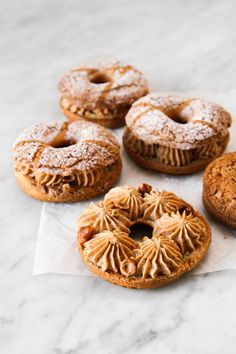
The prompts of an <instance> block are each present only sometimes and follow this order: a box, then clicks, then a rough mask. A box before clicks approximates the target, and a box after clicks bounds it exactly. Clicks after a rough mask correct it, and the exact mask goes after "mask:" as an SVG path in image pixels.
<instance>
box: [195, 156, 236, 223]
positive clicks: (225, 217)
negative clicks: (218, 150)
mask: <svg viewBox="0 0 236 354" xmlns="http://www.w3.org/2000/svg"><path fill="white" fill-rule="evenodd" d="M235 176H236V152H231V153H227V154H224V155H223V156H221V157H219V158H218V159H216V160H215V161H213V162H212V163H211V164H209V166H208V167H207V168H206V170H205V172H204V176H203V192H202V199H203V204H204V206H205V208H206V209H207V211H208V212H209V213H210V214H211V215H212V216H213V217H215V218H216V219H217V220H219V221H220V222H222V223H223V224H226V225H228V226H231V227H233V228H236V183H235V180H236V177H235Z"/></svg>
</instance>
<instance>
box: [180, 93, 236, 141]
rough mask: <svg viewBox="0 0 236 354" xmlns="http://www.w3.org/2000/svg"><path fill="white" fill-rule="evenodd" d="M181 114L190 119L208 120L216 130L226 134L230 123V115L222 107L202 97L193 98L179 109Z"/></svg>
mask: <svg viewBox="0 0 236 354" xmlns="http://www.w3.org/2000/svg"><path fill="white" fill-rule="evenodd" d="M180 114H181V116H182V117H184V118H185V117H186V118H187V119H191V120H199V117H200V119H201V120H202V121H204V122H208V123H210V124H212V125H214V127H215V128H216V129H217V131H218V132H219V133H220V134H222V135H226V134H227V132H228V127H229V126H230V125H231V116H230V114H229V113H228V112H226V111H225V110H224V108H223V107H221V106H220V105H218V104H216V103H214V102H206V101H204V100H202V99H195V100H192V101H190V102H189V104H188V105H187V106H186V107H185V108H184V109H183V110H182V111H181V113H180Z"/></svg>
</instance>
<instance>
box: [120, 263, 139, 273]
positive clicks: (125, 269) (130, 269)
mask: <svg viewBox="0 0 236 354" xmlns="http://www.w3.org/2000/svg"><path fill="white" fill-rule="evenodd" d="M120 271H121V273H122V274H123V275H125V276H130V275H133V274H135V273H136V265H135V263H134V262H132V261H131V260H129V259H124V260H123V262H122V263H121V267H120Z"/></svg>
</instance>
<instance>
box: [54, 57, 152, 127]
mask: <svg viewBox="0 0 236 354" xmlns="http://www.w3.org/2000/svg"><path fill="white" fill-rule="evenodd" d="M59 90H60V93H61V99H60V106H61V109H62V111H63V113H64V114H65V116H66V117H67V118H68V119H69V120H70V121H74V120H77V119H78V118H84V119H86V120H88V121H90V122H94V123H97V124H100V125H102V126H104V127H107V128H117V127H120V126H122V125H124V124H125V116H126V114H127V112H128V110H129V108H130V106H131V104H132V103H133V102H135V101H136V100H137V99H138V98H140V97H142V96H144V95H146V94H147V93H148V92H149V89H148V85H147V81H146V80H145V78H144V77H143V75H142V73H141V72H140V71H138V70H136V69H135V68H134V67H132V66H131V65H126V64H124V63H122V62H120V61H117V60H104V61H96V62H92V63H88V64H85V65H83V66H82V67H78V68H75V69H72V70H71V71H70V72H69V73H67V74H66V75H65V76H64V77H63V78H62V80H61V82H60V83H59Z"/></svg>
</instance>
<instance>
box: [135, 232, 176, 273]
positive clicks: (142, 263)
mask: <svg viewBox="0 0 236 354" xmlns="http://www.w3.org/2000/svg"><path fill="white" fill-rule="evenodd" d="M182 258H183V257H182V254H181V251H180V249H179V247H178V245H177V244H176V243H175V242H174V241H172V240H169V239H167V238H165V237H159V238H152V239H149V238H148V237H145V238H144V240H143V242H142V243H141V245H140V256H139V261H138V264H137V274H140V275H142V277H143V278H149V277H151V278H156V277H157V276H158V275H159V274H165V275H168V274H170V273H171V271H172V270H175V269H177V268H178V265H179V263H180V262H181V260H182Z"/></svg>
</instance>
